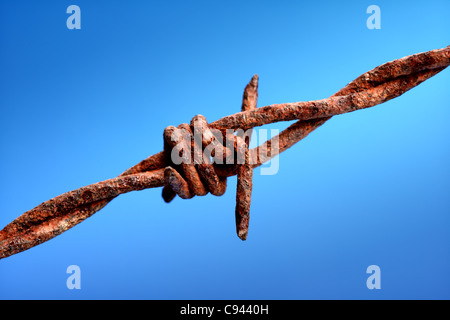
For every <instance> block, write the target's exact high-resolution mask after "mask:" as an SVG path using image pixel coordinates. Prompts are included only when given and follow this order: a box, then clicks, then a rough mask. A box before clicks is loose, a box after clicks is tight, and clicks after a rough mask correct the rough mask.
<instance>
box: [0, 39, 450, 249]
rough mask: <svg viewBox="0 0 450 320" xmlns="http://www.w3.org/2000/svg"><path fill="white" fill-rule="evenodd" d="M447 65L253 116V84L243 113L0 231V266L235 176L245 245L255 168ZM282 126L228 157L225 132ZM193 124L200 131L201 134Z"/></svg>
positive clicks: (437, 57) (391, 74)
mask: <svg viewBox="0 0 450 320" xmlns="http://www.w3.org/2000/svg"><path fill="white" fill-rule="evenodd" d="M449 64H450V46H448V47H446V48H443V49H437V50H431V51H428V52H424V53H418V54H414V55H411V56H407V57H404V58H401V59H397V60H393V61H390V62H387V63H385V64H383V65H381V66H379V67H376V68H374V69H373V70H371V71H368V72H366V73H364V74H362V75H361V76H359V77H358V78H356V79H355V80H354V81H352V82H350V83H349V84H348V85H347V86H345V87H344V88H342V89H341V90H339V91H338V92H337V93H335V94H334V95H332V96H331V97H329V98H327V99H322V100H316V101H307V102H295V103H284V104H275V105H270V106H266V107H262V108H256V102H257V96H258V92H257V88H258V77H257V76H254V77H253V78H252V79H251V81H250V83H249V84H248V85H247V86H246V88H245V90H244V96H243V102H242V107H241V112H239V113H236V114H234V115H230V116H227V117H224V118H222V119H219V120H217V121H215V122H213V123H211V124H208V123H207V121H206V119H205V118H204V117H202V116H200V115H199V116H196V117H194V118H193V119H192V121H191V124H190V125H188V124H182V125H180V126H178V127H168V128H166V130H165V132H164V139H163V141H164V150H163V151H162V152H159V153H157V154H155V155H153V156H150V157H148V158H147V159H145V160H143V161H141V162H140V163H138V164H137V165H135V166H133V167H131V168H129V169H128V170H126V171H125V172H124V173H123V174H121V175H120V176H119V177H117V178H114V179H109V180H105V181H103V182H99V183H96V184H92V185H89V186H86V187H82V188H80V189H77V190H74V191H70V192H67V193H64V194H62V195H60V196H58V197H55V198H53V199H51V200H48V201H46V202H44V203H42V204H40V205H39V206H37V207H35V208H34V209H32V210H30V211H27V212H25V213H24V214H22V215H21V216H19V217H18V218H17V219H15V220H14V221H12V222H11V223H9V224H8V225H7V226H5V227H4V229H3V230H1V231H0V258H5V257H8V256H10V255H12V254H16V253H18V252H21V251H24V250H26V249H29V248H31V247H33V246H36V245H38V244H40V243H42V242H45V241H47V240H49V239H52V238H53V237H55V236H57V235H59V234H61V233H63V232H64V231H66V230H68V229H70V228H72V227H73V226H75V225H77V224H78V223H80V222H81V221H84V220H85V219H86V218H88V217H90V216H91V215H93V214H94V213H95V212H97V211H98V210H101V209H102V208H104V207H105V206H106V205H107V204H108V203H109V202H110V201H111V200H113V199H114V198H115V197H117V196H118V195H120V194H123V193H126V192H130V191H134V190H142V189H146V188H155V187H163V193H162V196H163V199H164V200H165V201H166V202H170V201H172V200H173V198H174V197H175V196H176V195H179V196H180V197H181V198H184V199H189V198H192V197H193V196H195V195H205V194H207V193H208V192H209V193H211V194H213V195H217V196H219V195H222V194H223V193H224V192H225V190H226V185H227V183H226V181H227V180H226V178H227V177H229V176H232V175H237V176H238V184H237V193H236V202H237V203H236V231H237V233H238V236H239V237H240V238H241V239H242V240H245V239H246V237H247V233H248V223H249V213H250V202H251V190H252V175H253V173H252V172H253V171H252V169H253V168H256V167H257V166H259V165H261V164H262V163H264V162H266V161H268V160H270V159H271V158H272V157H274V156H276V155H277V154H280V153H281V152H283V151H285V150H287V149H288V148H290V147H291V146H292V145H294V144H295V143H297V142H298V141H300V140H301V139H303V138H305V137H306V136H307V135H308V134H309V133H311V132H312V131H314V130H315V129H317V128H318V127H320V126H321V125H322V124H323V123H325V122H326V121H327V120H328V119H330V118H331V117H332V116H334V115H339V114H343V113H347V112H352V111H355V110H359V109H364V108H368V107H372V106H375V105H377V104H380V103H383V102H386V101H388V100H390V99H393V98H395V97H398V96H400V95H401V94H403V93H405V92H406V91H408V90H410V89H411V88H413V87H414V86H417V85H418V84H420V83H421V82H423V81H425V80H427V79H428V78H430V77H432V76H434V75H435V74H437V73H438V72H440V71H442V70H443V69H445V68H446V67H447V66H448V65H449ZM288 120H298V121H297V122H296V123H294V124H292V125H291V126H289V127H288V128H287V129H285V130H283V131H282V132H281V133H280V134H279V135H278V136H276V137H272V138H271V139H270V140H268V141H266V142H265V143H263V144H261V145H260V146H258V147H257V148H254V149H251V150H249V149H248V146H249V142H250V138H249V135H247V136H240V135H239V134H238V135H237V136H234V135H233V137H232V138H231V139H232V145H231V148H232V149H234V150H230V146H228V145H227V144H226V143H225V142H227V141H228V140H227V139H229V138H228V137H226V135H225V130H226V129H233V130H237V129H243V130H248V129H251V128H254V127H256V126H261V125H264V124H268V123H274V122H277V121H288ZM196 123H200V125H199V127H198V126H197V125H196ZM198 128H200V129H198ZM214 129H217V130H219V133H220V135H221V136H222V137H224V138H225V139H224V140H223V142H222V144H223V145H221V142H220V141H219V140H220V139H217V138H218V136H215V134H214V133H213V132H212V130H214ZM177 130H178V131H182V132H188V133H194V136H195V133H196V130H200V132H201V133H202V139H201V141H195V139H193V140H189V139H186V136H185V135H183V134H179V135H178V137H179V139H180V140H181V142H180V141H173V140H172V139H173V137H174V135H173V133H174V132H176V131H177ZM175 136H177V135H175ZM275 141H276V142H277V143H276V144H275ZM179 143H180V144H179ZM180 145H184V147H185V148H186V149H187V148H191V150H192V151H193V152H192V153H191V155H194V156H195V155H196V154H197V155H199V154H201V152H200V153H199V150H201V151H203V150H205V148H208V146H213V147H214V150H216V152H217V153H218V154H212V157H213V158H214V159H215V160H220V159H227V158H228V157H230V152H231V151H238V153H239V152H240V153H241V154H243V155H244V159H245V161H244V162H243V163H237V164H236V163H234V164H226V163H225V164H217V163H212V161H211V160H210V159H209V158H208V157H204V159H203V160H204V161H196V162H195V161H194V162H191V163H187V164H183V163H181V164H179V165H177V164H174V163H173V162H172V159H171V156H170V154H171V152H172V151H173V149H174V148H177V147H179V146H180ZM221 148H222V149H221ZM220 151H223V152H220ZM261 151H262V152H261ZM233 154H234V153H233ZM201 157H202V158H203V156H201ZM252 157H255V159H253V160H254V161H250V159H251V158H252Z"/></svg>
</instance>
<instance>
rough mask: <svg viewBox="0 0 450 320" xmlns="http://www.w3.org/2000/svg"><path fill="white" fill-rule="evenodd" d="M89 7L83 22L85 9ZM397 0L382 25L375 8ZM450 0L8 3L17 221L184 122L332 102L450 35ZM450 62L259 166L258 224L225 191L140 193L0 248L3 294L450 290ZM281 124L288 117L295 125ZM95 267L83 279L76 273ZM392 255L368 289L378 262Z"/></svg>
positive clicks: (0, 48)
mask: <svg viewBox="0 0 450 320" xmlns="http://www.w3.org/2000/svg"><path fill="white" fill-rule="evenodd" d="M71 4H76V5H78V6H80V8H81V30H68V29H67V28H66V19H67V18H68V16H69V14H67V13H66V8H67V7H68V6H69V5H71ZM371 4H376V5H378V6H380V8H381V30H369V29H367V27H366V20H367V18H368V17H369V14H367V13H366V9H367V7H368V6H369V5H371ZM449 12H450V2H449V1H446V0H442V1H414V2H412V3H411V2H410V1H378V0H377V1H329V2H324V1H315V2H312V1H311V2H301V1H276V2H275V1H273V2H269V1H245V2H244V1H164V2H163V1H157V2H149V1H122V2H119V1H82V0H78V1H75V2H73V1H2V2H1V4H0V70H1V72H0V85H1V95H0V112H1V114H0V139H1V140H0V147H1V152H2V157H1V158H0V170H1V185H0V228H3V227H4V226H5V225H6V224H8V223H9V222H10V221H12V220H13V219H15V218H16V217H18V216H19V215H20V214H22V213H23V212H25V211H27V210H29V209H32V208H33V207H35V206H36V205H38V204H40V203H41V202H43V201H46V200H48V199H50V198H52V197H54V196H57V195H59V194H61V193H64V192H66V191H69V190H73V189H76V188H79V187H82V186H85V185H88V184H91V183H95V182H98V181H102V180H105V179H108V178H112V177H115V176H116V175H118V174H120V173H121V172H123V171H124V170H125V169H126V168H128V167H130V166H132V165H134V164H135V163H137V162H139V161H140V160H142V159H144V158H146V157H147V156H149V155H151V154H154V153H156V152H158V151H160V150H161V149H162V132H163V130H164V128H165V127H166V126H168V125H178V124H180V123H182V122H187V121H190V119H191V118H192V116H194V115H195V114H199V113H200V114H203V115H205V116H206V118H207V119H209V120H210V121H214V120H216V119H218V118H220V117H222V116H225V115H228V114H231V113H235V112H237V111H239V109H240V104H241V99H242V92H243V89H244V87H245V85H246V84H247V83H248V81H249V80H250V78H251V76H252V75H253V74H254V73H258V74H259V76H260V86H259V102H258V105H259V106H265V105H269V104H273V103H281V102H290V101H301V100H314V99H322V98H326V97H328V96H330V95H332V94H333V93H334V92H336V91H337V90H338V89H340V88H341V87H343V86H344V85H346V84H347V83H348V82H350V81H351V80H353V79H354V78H356V77H357V76H359V75H360V74H362V73H364V72H366V71H368V70H370V69H372V68H374V67H375V66H377V65H380V64H382V63H385V62H387V61H390V60H393V59H397V58H401V57H403V56H406V55H409V54H413V53H418V52H423V51H428V50H431V49H437V48H442V47H445V46H447V45H449V44H450V41H449V40H450V37H449V35H450V32H449V31H450V19H449V18H448V14H449ZM449 83H450V70H445V71H443V72H441V73H440V74H438V75H436V76H435V77H433V78H432V79H430V80H428V81H426V82H425V83H423V84H421V85H420V86H418V87H417V88H414V89H413V90H411V91H409V92H407V93H406V94H404V95H403V96H401V97H399V98H397V99H394V100H391V101H389V102H387V103H385V104H383V105H379V106H376V107H374V108H370V109H367V110H362V111H357V112H354V113H351V114H346V115H342V116H336V117H334V118H333V119H331V120H330V121H328V122H327V123H326V124H325V125H323V126H322V127H321V128H319V129H318V130H316V131H315V132H313V133H312V134H311V135H310V136H308V137H307V138H306V139H305V140H303V141H302V142H300V143H299V144H297V145H296V146H294V147H293V148H292V149H290V150H288V151H287V152H285V153H284V154H283V155H282V156H281V157H280V167H279V171H278V173H277V174H276V175H272V176H262V175H260V171H259V169H258V170H256V171H255V175H254V190H253V199H252V208H251V220H250V232H249V236H248V239H247V241H246V242H242V241H241V240H239V239H238V238H237V236H236V235H235V226H234V206H235V185H236V178H235V177H233V178H230V179H229V189H228V191H227V193H226V194H225V195H224V196H222V197H214V196H211V195H208V196H206V197H197V198H194V199H192V200H189V201H187V200H186V201H184V200H181V199H179V198H177V199H175V200H174V201H173V202H172V203H171V204H166V203H164V202H163V201H162V199H161V189H152V190H145V191H140V192H132V193H129V194H126V195H122V196H120V197H118V198H117V199H115V200H114V201H113V202H111V203H110V204H109V205H108V206H107V207H106V208H105V209H103V210H102V211H100V212H98V213H97V214H95V215H94V216H92V217H91V218H89V219H87V220H86V221H84V222H83V223H81V224H79V225H78V226H76V227H74V228H73V229H71V230H69V231H68V232H66V233H64V234H62V235H61V236H58V237H56V238H55V239H53V240H51V241H49V242H46V243H45V244H42V245H39V246H37V247H35V248H32V249H30V250H28V251H25V252H23V253H20V254H17V255H14V256H12V257H9V258H7V259H3V260H1V261H0V298H2V299H449V298H450V273H449V270H450V230H449V227H450V212H449V209H450V197H449V191H450V169H449V166H448V164H449V160H450V148H449V144H450V143H449V137H450V127H449V126H448V122H449V120H450V108H449V103H450V94H449ZM286 125H287V123H279V124H277V125H272V126H269V128H279V129H280V130H281V129H283V128H285V127H286ZM72 264H76V265H78V266H80V268H81V290H68V289H67V288H66V279H67V277H68V276H69V275H68V274H66V269H67V267H68V266H69V265H72ZM372 264H375V265H378V266H380V268H381V290H368V289H367V287H366V279H367V277H368V276H369V275H368V274H366V268H367V267H368V266H369V265H372Z"/></svg>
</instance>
